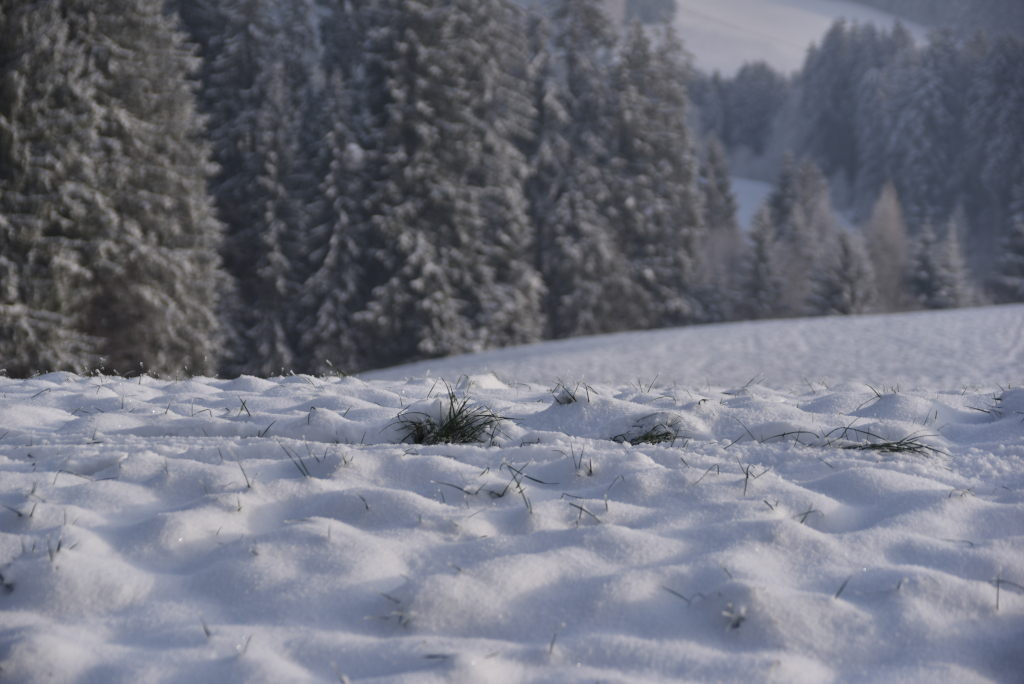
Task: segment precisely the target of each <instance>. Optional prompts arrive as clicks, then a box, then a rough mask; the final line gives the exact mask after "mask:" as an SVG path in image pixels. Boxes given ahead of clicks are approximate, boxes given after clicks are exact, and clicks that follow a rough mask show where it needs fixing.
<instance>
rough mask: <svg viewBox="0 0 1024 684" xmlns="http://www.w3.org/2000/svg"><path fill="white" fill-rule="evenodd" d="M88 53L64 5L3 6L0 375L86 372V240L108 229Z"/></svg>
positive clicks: (93, 343) (91, 350)
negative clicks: (95, 153)
mask: <svg viewBox="0 0 1024 684" xmlns="http://www.w3.org/2000/svg"><path fill="white" fill-rule="evenodd" d="M88 58H89V55H88V52H87V51H86V49H85V45H84V44H82V43H81V42H79V41H76V40H75V39H74V37H73V35H72V31H71V27H70V26H69V24H68V22H67V19H66V16H65V14H64V3H62V2H60V1H59V0H49V1H48V2H18V1H13V0H12V2H5V3H4V5H3V6H2V7H0V368H3V369H4V370H5V371H6V373H7V374H8V375H11V376H24V375H29V374H31V373H33V372H35V371H45V370H57V369H66V370H76V371H81V370H84V369H86V368H88V367H91V366H93V365H94V364H95V362H96V360H97V357H96V352H97V350H98V349H97V348H98V345H99V342H100V341H99V340H96V339H93V338H90V337H89V336H88V335H86V334H84V328H85V323H86V320H85V317H84V312H85V309H86V308H87V307H88V303H89V295H90V280H91V272H90V271H89V264H88V260H89V239H90V237H91V234H92V232H93V231H95V230H97V229H99V227H100V226H101V225H102V223H103V222H104V221H107V220H110V216H109V213H108V212H104V211H103V206H104V201H103V197H102V196H101V195H100V193H99V192H98V191H97V189H96V187H97V184H98V179H97V178H96V174H95V169H94V167H93V165H92V164H90V163H89V158H88V156H87V155H89V154H90V153H91V152H92V150H93V147H94V146H95V140H96V137H97V135H98V128H99V118H100V112H99V111H98V108H97V107H96V103H95V77H94V72H92V71H91V70H90V68H89V62H88Z"/></svg>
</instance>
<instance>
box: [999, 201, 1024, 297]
mask: <svg viewBox="0 0 1024 684" xmlns="http://www.w3.org/2000/svg"><path fill="white" fill-rule="evenodd" d="M1015 195H1016V201H1015V202H1014V211H1013V213H1012V221H1013V222H1012V224H1011V227H1010V230H1009V231H1007V233H1006V235H1005V237H1003V240H1002V245H1001V246H1002V255H1001V256H1000V258H999V262H998V272H997V274H996V276H995V278H994V282H993V289H994V290H995V294H996V297H997V298H998V299H999V301H1002V302H1024V183H1022V184H1021V185H1019V186H1017V192H1016V193H1015Z"/></svg>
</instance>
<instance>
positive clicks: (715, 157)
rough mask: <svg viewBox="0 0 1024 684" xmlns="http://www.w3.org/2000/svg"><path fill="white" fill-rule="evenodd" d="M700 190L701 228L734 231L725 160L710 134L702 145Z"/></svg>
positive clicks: (733, 208) (733, 204)
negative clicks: (702, 205)
mask: <svg viewBox="0 0 1024 684" xmlns="http://www.w3.org/2000/svg"><path fill="white" fill-rule="evenodd" d="M700 187H701V190H702V191H703V193H704V225H705V226H707V228H708V230H709V231H711V232H716V231H726V232H733V231H736V230H738V224H737V223H736V209H737V205H736V195H735V194H734V193H733V191H732V180H731V178H730V175H729V159H728V157H727V156H726V153H725V148H723V147H722V143H721V142H720V141H719V140H718V137H717V136H715V135H714V134H712V135H710V136H708V138H707V141H706V142H705V144H704V161H703V163H702V164H701V165H700Z"/></svg>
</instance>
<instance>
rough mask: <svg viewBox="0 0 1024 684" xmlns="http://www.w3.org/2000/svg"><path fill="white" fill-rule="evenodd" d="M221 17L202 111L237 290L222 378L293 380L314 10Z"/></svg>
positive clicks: (311, 147)
mask: <svg viewBox="0 0 1024 684" xmlns="http://www.w3.org/2000/svg"><path fill="white" fill-rule="evenodd" d="M219 12H220V14H221V16H222V18H223V29H222V32H221V33H220V34H219V35H217V36H215V37H214V38H212V39H211V40H210V47H209V49H208V54H209V59H210V63H209V64H208V66H207V69H206V73H205V78H206V83H205V91H204V98H203V104H204V109H205V111H207V112H208V115H209V119H210V123H209V128H210V138H211V141H212V148H213V155H214V160H215V161H216V162H217V163H218V164H219V165H220V172H219V173H218V175H217V176H216V178H215V179H214V182H213V184H212V187H213V192H214V194H215V196H216V200H217V208H218V212H219V215H220V217H221V218H222V220H223V221H224V222H225V223H226V224H227V231H226V233H227V234H226V239H225V241H224V245H223V248H222V253H223V256H224V261H225V266H226V267H227V270H228V271H229V272H230V273H231V275H232V276H234V278H235V279H236V281H237V283H238V290H237V297H235V298H233V300H232V306H231V308H230V310H229V315H228V319H229V320H230V323H231V327H232V329H233V331H234V333H235V336H234V339H233V340H232V343H231V352H232V358H231V359H230V360H229V363H228V364H227V370H228V372H230V373H232V374H237V373H251V374H258V375H269V374H272V373H278V372H281V371H282V369H284V370H285V371H288V370H298V371H302V370H306V365H307V363H306V359H304V358H302V357H301V354H300V353H299V352H298V351H297V346H298V344H299V340H298V338H299V332H298V330H297V326H298V325H299V321H301V320H302V319H303V318H304V316H305V311H304V310H303V309H302V307H301V302H300V298H299V293H300V290H301V287H302V283H303V282H304V280H305V279H306V278H307V277H308V276H309V273H310V271H309V268H308V266H307V263H306V259H305V237H306V232H307V230H308V228H309V223H310V220H309V216H310V213H311V212H312V211H313V210H312V209H311V208H310V205H311V204H315V200H316V198H315V193H316V188H317V185H318V180H319V179H318V178H317V169H316V164H315V163H314V158H315V156H316V154H317V147H318V143H319V136H320V133H318V132H317V131H316V130H315V127H316V126H315V123H314V122H312V121H311V115H312V113H313V112H316V111H317V110H316V108H315V107H314V106H313V103H315V102H317V101H318V98H319V95H320V91H321V90H322V88H323V84H322V76H321V73H320V64H319V59H320V56H321V49H320V46H319V40H318V35H319V34H318V27H317V12H318V10H317V9H316V8H315V7H314V6H313V3H312V0H286V1H283V2H274V1H273V0H229V1H228V2H225V3H223V4H222V5H221V6H220V7H219Z"/></svg>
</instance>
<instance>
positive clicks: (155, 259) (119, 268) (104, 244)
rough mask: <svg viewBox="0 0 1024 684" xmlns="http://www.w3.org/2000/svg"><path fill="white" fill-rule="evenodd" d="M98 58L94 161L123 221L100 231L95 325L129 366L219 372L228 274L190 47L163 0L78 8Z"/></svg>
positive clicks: (95, 241)
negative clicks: (223, 265)
mask: <svg viewBox="0 0 1024 684" xmlns="http://www.w3.org/2000/svg"><path fill="white" fill-rule="evenodd" d="M72 16H73V17H74V21H75V22H76V30H77V31H78V35H79V36H80V39H81V40H83V41H86V42H87V43H88V45H89V49H90V51H91V52H92V55H93V56H94V59H95V63H94V65H93V68H94V69H96V71H97V74H98V79H97V86H96V101H97V105H98V107H99V108H100V113H101V123H100V132H99V138H98V141H97V142H98V151H97V155H96V157H95V161H94V163H95V164H96V167H97V169H98V173H99V181H100V187H101V188H102V189H103V190H104V192H105V194H106V199H107V202H108V203H109V204H108V206H109V208H110V210H111V211H113V212H115V213H116V220H114V221H111V223H110V224H109V225H107V226H105V230H103V231H101V232H99V233H98V234H96V235H94V236H93V237H92V244H91V249H92V251H93V256H92V260H91V264H90V267H91V270H92V272H93V278H94V283H93V286H94V287H95V294H94V296H93V297H92V301H91V304H90V309H89V313H88V315H89V324H88V331H89V332H90V333H92V334H94V335H96V336H99V337H102V338H104V344H103V348H102V351H103V354H104V356H106V357H107V359H108V363H109V364H110V367H113V368H116V369H119V370H121V371H122V372H123V371H127V370H128V369H137V368H139V365H140V364H144V366H145V368H146V369H147V370H151V371H154V372H159V373H167V372H173V371H176V370H179V369H182V368H184V367H186V366H187V367H189V368H190V369H192V370H193V371H195V370H198V369H201V368H204V367H206V368H207V369H208V370H211V371H212V370H213V368H214V367H215V366H214V359H216V357H217V354H218V349H219V347H220V330H219V328H220V324H219V320H218V316H217V314H218V311H217V303H218V299H219V297H220V294H221V293H222V292H223V291H224V290H225V289H226V283H227V281H226V280H225V279H224V278H223V275H222V272H221V270H220V261H219V259H218V257H217V254H216V248H217V246H218V244H219V242H220V239H221V233H220V229H221V226H220V224H219V223H218V222H217V221H216V219H215V217H214V212H213V207H212V203H211V201H210V198H209V195H208V192H207V180H208V178H209V176H210V174H211V173H212V170H213V169H212V167H211V165H210V163H209V156H208V150H207V147H206V144H205V143H204V141H203V138H202V134H203V129H202V125H201V122H200V119H199V117H198V116H197V114H196V108H195V95H194V86H193V82H192V81H190V80H189V74H190V73H192V72H193V70H194V69H195V68H196V66H197V60H196V58H195V57H194V56H193V54H192V49H191V48H190V47H188V46H186V45H185V43H184V37H183V35H182V34H181V33H179V32H178V30H177V29H176V27H175V22H176V19H175V18H174V17H173V16H167V15H166V14H165V13H164V11H163V4H162V3H161V2H160V1H159V0H104V1H103V2H88V3H85V2H83V3H81V4H76V5H75V7H74V11H73V15H72Z"/></svg>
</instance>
